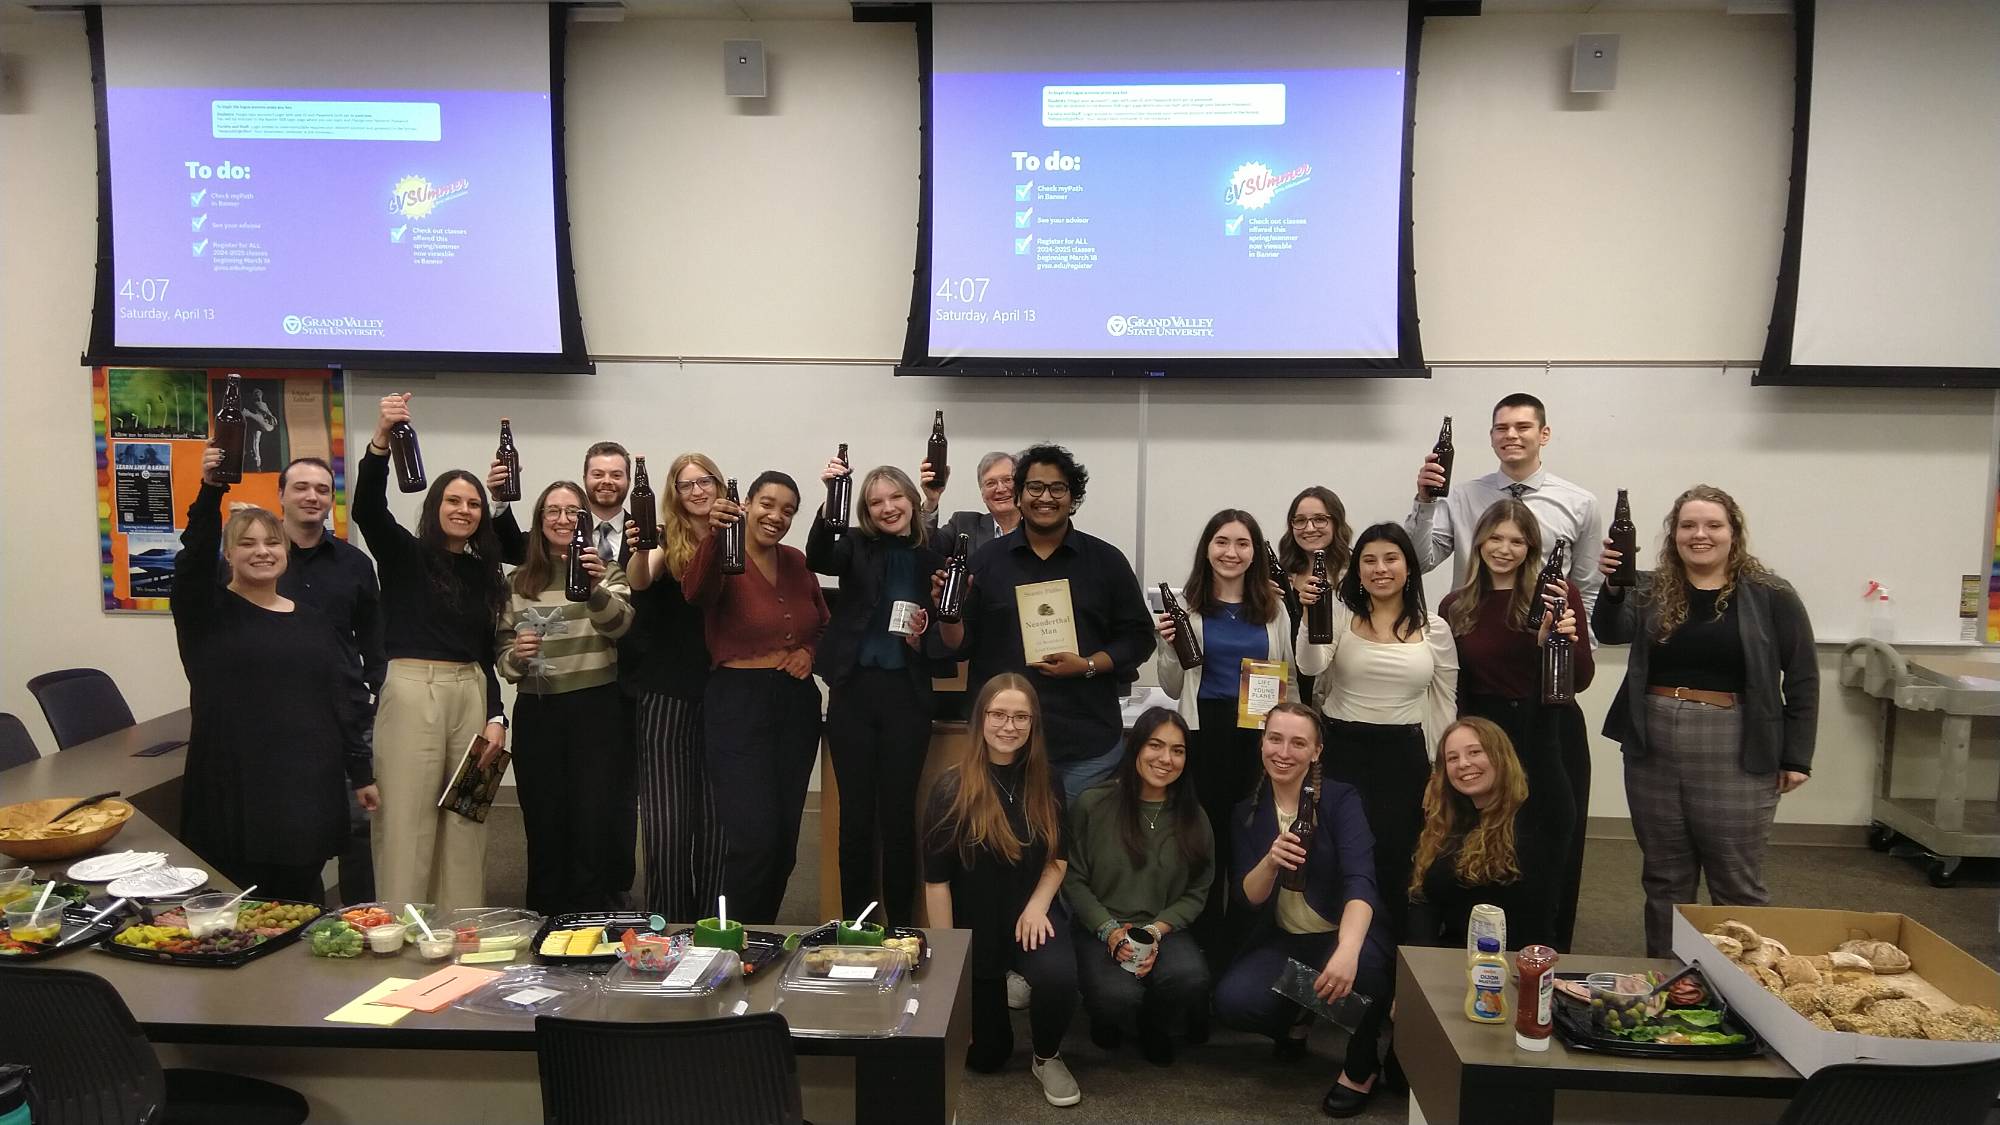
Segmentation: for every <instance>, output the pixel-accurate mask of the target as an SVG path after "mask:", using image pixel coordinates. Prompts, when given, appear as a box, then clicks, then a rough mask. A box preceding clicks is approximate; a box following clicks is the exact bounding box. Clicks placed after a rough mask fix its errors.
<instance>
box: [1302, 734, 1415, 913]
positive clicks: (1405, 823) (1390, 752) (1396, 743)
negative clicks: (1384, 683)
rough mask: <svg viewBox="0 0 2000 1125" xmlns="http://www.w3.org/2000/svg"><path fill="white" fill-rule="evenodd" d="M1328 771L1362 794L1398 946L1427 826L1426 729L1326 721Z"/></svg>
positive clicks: (1377, 876)
mask: <svg viewBox="0 0 2000 1125" xmlns="http://www.w3.org/2000/svg"><path fill="white" fill-rule="evenodd" d="M1325 726H1326V750H1325V753H1324V757H1323V758H1322V759H1321V760H1322V762H1323V763H1324V766H1323V771H1324V772H1325V773H1326V774H1327V776H1330V777H1332V778H1335V779H1336V780H1339V781H1345V782H1347V783H1348V784H1349V785H1352V786H1354V787H1355V788H1356V789H1359V790H1360V791H1361V805H1362V808H1363V809H1364V810H1365V811H1366V812H1367V814H1368V828H1369V830H1370V831H1371V832H1373V833H1374V835H1375V886H1376V891H1377V893H1378V894H1380V895H1381V896H1382V907H1383V914H1384V915H1386V921H1387V923H1388V926H1389V936H1390V939H1391V940H1392V941H1398V942H1400V941H1401V940H1402V939H1403V936H1404V934H1405V932H1406V931H1407V930H1408V921H1409V913H1410V859H1411V857H1412V855H1413V854H1414V853H1415V852H1416V849H1417V836H1418V834H1419V833H1420V832H1421V831H1422V829H1423V823H1424V786H1425V784H1426V783H1428V782H1429V781H1430V776H1431V763H1430V757H1429V755H1427V754H1426V753H1425V752H1424V728H1422V727H1420V726H1414V725H1412V726H1383V725H1378V724H1376V723H1350V722H1346V721H1344V720H1341V719H1328V720H1326V724H1325Z"/></svg>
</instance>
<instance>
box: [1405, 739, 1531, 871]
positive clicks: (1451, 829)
mask: <svg viewBox="0 0 2000 1125" xmlns="http://www.w3.org/2000/svg"><path fill="white" fill-rule="evenodd" d="M1458 730H1469V731H1471V732H1472V734H1473V737H1475V738H1477V739H1478V740H1479V745H1480V746H1481V747H1482V748H1483V749H1485V751H1486V761H1487V764H1488V765H1489V766H1490V767H1491V768H1492V770H1493V788H1494V792H1495V793H1496V794H1497V799H1496V800H1495V801H1494V802H1493V803H1492V804H1490V805H1487V806H1486V807H1485V808H1484V809H1482V808H1479V807H1478V806H1476V805H1474V804H1473V803H1472V798H1470V797H1468V796H1466V795H1465V794H1463V793H1460V792H1459V791H1458V790H1457V789H1455V788H1453V787H1452V784H1451V779H1450V778H1449V777H1447V776H1445V765H1444V747H1445V743H1447V742H1449V741H1451V736H1452V733H1453V732H1455V731H1458ZM1527 800H1528V775H1527V773H1526V772H1525V771H1524V770H1522V769H1521V759H1520V758H1519V757H1518V756H1516V755H1515V753H1514V743H1513V741H1512V740H1511V739H1509V738H1508V737H1507V732H1506V731H1504V730H1501V729H1500V727H1499V725H1498V724H1496V723H1494V722H1493V721H1492V720H1490V719H1480V718H1469V719H1460V720H1458V721H1457V722H1455V723H1453V724H1451V725H1450V726H1448V727H1446V728H1444V735H1443V736H1442V737H1440V738H1439V739H1438V748H1437V757H1436V758H1435V759H1434V760H1433V761H1432V763H1431V777H1430V780H1429V781H1428V782H1426V783H1425V784H1424V830H1423V833H1422V834H1421V835H1419V836H1418V837H1417V851H1416V855H1415V857H1414V858H1413V859H1412V860H1411V863H1410V900H1411V901H1413V902H1422V901H1423V899H1424V876H1425V875H1426V874H1428V873H1429V872H1430V869H1431V867H1432V865H1433V864H1435V863H1437V861H1438V859H1439V858H1440V857H1442V856H1443V855H1444V854H1445V852H1446V851H1448V850H1450V849H1451V848H1453V847H1454V846H1455V847H1456V849H1457V852H1458V854H1457V856H1456V858H1454V859H1453V861H1452V871H1453V873H1454V874H1455V875H1457V876H1458V881H1459V883H1460V884H1462V885H1464V886H1468V887H1479V886H1491V885H1494V884H1505V883H1513V882H1518V881H1519V880H1520V878H1521V861H1520V857H1519V856H1518V855H1517V854H1516V853H1515V851H1514V814H1515V813H1517V812H1519V811H1520V809H1521V806H1522V805H1523V804H1525V803H1527Z"/></svg>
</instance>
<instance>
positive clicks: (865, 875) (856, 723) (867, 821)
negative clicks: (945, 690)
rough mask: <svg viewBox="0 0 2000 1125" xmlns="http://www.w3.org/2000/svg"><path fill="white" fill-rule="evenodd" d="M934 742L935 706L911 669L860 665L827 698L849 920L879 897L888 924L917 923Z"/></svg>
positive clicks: (843, 906)
mask: <svg viewBox="0 0 2000 1125" xmlns="http://www.w3.org/2000/svg"><path fill="white" fill-rule="evenodd" d="M930 742H931V716H930V709H929V708H928V707H926V706H925V705H924V701H923V700H922V699H920V698H919V697H918V695H917V687H916V684H915V683H914V682H913V681H912V680H911V679H910V673H909V672H908V671H907V670H905V669H901V668H865V667H856V668H855V669H854V670H853V671H852V672H850V673H848V675H847V678H845V679H843V680H841V681H840V684H839V686H837V687H835V688H834V689H833V692H832V695H831V697H830V698H829V699H828V700H827V705H826V745H827V750H828V751H829V752H831V754H832V755H833V772H834V780H835V781H836V782H838V783H839V786H840V906H841V910H842V912H843V913H844V914H845V915H846V916H847V917H849V918H853V917H855V916H856V915H858V914H859V913H860V912H861V910H862V909H863V908H864V907H866V906H867V905H868V904H869V903H870V902H873V901H875V900H877V899H880V900H881V902H882V906H883V909H884V910H886V911H887V920H888V921H889V922H891V923H893V924H897V925H907V924H908V923H909V922H910V920H911V916H912V915H911V909H910V904H911V901H912V900H913V899H914V898H915V897H916V892H917V782H918V779H919V778H921V777H922V775H923V772H924V755H925V754H926V752H927V751H928V750H929V749H930ZM878 840H879V841H880V842H881V846H882V880H881V890H880V891H879V893H878V892H877V890H876V880H875V846H876V842H877V841H878ZM876 920H877V921H880V920H882V919H881V917H880V916H878V917H877V918H876Z"/></svg>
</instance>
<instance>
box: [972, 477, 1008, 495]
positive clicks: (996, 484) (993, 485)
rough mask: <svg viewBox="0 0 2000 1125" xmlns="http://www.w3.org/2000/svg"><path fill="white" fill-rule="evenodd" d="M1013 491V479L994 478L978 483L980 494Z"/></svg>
mask: <svg viewBox="0 0 2000 1125" xmlns="http://www.w3.org/2000/svg"><path fill="white" fill-rule="evenodd" d="M1013 490H1014V478H1013V477H994V478H993V479H992V480H983V481H980V482H979V491H981V492H1012V491H1013Z"/></svg>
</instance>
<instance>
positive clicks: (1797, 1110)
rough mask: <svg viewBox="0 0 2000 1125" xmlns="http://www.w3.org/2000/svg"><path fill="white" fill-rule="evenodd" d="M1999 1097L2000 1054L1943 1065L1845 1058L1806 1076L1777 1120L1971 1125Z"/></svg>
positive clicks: (1791, 1123)
mask: <svg viewBox="0 0 2000 1125" xmlns="http://www.w3.org/2000/svg"><path fill="white" fill-rule="evenodd" d="M1996 1097H2000V1059H1983V1060H1980V1061H1978V1062H1968V1063H1948V1064H1946V1065H1944V1066H1906V1065H1902V1064H1881V1063H1848V1064H1845V1065H1842V1066H1825V1067H1821V1068H1820V1069H1818V1070H1816V1071H1814V1072H1813V1076H1812V1077H1811V1078H1808V1079H1806V1084H1805V1088H1804V1089H1802V1090H1800V1091H1799V1092H1798V1094H1797V1095H1795V1096H1794V1097H1793V1098H1792V1104H1791V1105H1790V1106H1788V1107H1786V1109H1785V1115H1784V1116H1783V1117H1780V1118H1779V1119H1778V1125H1970V1123H1974V1122H1981V1121H1985V1120H1986V1113H1987V1111H1988V1110H1989V1109H1991V1108H1992V1107H1993V1099H1994V1098H1996Z"/></svg>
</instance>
